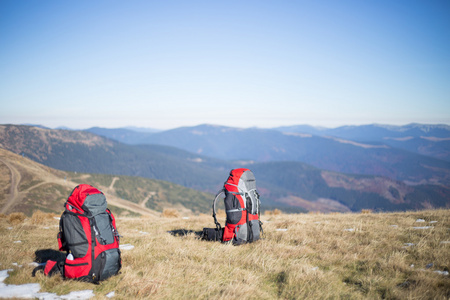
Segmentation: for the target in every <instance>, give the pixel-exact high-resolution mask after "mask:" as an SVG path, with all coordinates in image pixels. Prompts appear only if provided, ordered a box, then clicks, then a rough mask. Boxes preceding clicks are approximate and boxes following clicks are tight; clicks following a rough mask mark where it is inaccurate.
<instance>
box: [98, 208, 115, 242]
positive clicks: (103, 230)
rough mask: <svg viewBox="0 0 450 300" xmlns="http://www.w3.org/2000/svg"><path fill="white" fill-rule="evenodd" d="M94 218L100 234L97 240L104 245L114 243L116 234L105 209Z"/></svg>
mask: <svg viewBox="0 0 450 300" xmlns="http://www.w3.org/2000/svg"><path fill="white" fill-rule="evenodd" d="M94 219H95V224H96V225H97V229H98V230H99V232H98V234H99V235H100V238H98V237H97V240H99V242H100V243H101V244H103V245H107V244H112V243H114V235H113V231H112V227H111V222H110V219H109V215H108V214H107V213H106V212H104V211H103V213H102V214H98V215H96V216H95V217H94Z"/></svg>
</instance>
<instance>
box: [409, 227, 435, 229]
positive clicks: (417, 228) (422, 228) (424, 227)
mask: <svg viewBox="0 0 450 300" xmlns="http://www.w3.org/2000/svg"><path fill="white" fill-rule="evenodd" d="M430 228H433V226H422V227H413V229H430Z"/></svg>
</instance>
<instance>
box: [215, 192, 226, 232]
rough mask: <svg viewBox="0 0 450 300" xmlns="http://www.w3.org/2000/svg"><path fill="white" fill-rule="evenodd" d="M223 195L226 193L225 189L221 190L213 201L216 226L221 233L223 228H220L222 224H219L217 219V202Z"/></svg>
mask: <svg viewBox="0 0 450 300" xmlns="http://www.w3.org/2000/svg"><path fill="white" fill-rule="evenodd" d="M222 193H225V190H224V189H221V190H220V191H219V192H217V194H216V196H215V197H214V201H213V205H212V209H213V218H214V224H216V228H217V230H219V231H220V230H221V229H222V226H220V223H219V221H217V217H216V201H217V199H218V198H219V196H220V195H221V194H222Z"/></svg>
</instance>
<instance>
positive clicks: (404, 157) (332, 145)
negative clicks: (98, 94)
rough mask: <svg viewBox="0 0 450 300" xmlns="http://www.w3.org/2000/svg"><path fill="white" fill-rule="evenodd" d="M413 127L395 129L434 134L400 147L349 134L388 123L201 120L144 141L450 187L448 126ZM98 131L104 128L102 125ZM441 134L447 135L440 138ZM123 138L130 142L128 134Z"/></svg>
mask: <svg viewBox="0 0 450 300" xmlns="http://www.w3.org/2000/svg"><path fill="white" fill-rule="evenodd" d="M410 127H411V128H409V127H401V128H403V130H400V129H399V128H397V129H396V131H395V132H400V133H399V134H407V135H408V136H409V134H411V132H418V131H420V132H424V133H427V134H428V135H429V136H428V139H423V138H420V137H419V138H417V139H419V140H420V141H421V142H420V143H419V144H417V143H416V142H413V141H411V142H410V143H408V144H402V145H403V147H401V146H399V147H398V148H394V147H393V146H391V145H389V144H388V142H390V143H392V145H397V144H399V143H401V142H399V141H397V140H390V141H388V140H384V139H383V140H374V141H371V142H367V141H363V140H362V139H356V138H355V139H353V140H351V139H345V138H346V137H349V136H352V137H358V136H359V137H360V136H361V135H362V134H361V133H358V132H363V133H364V132H366V134H365V135H364V136H367V137H369V136H370V134H368V133H367V132H368V131H371V130H372V129H374V130H375V131H382V132H383V133H382V134H381V133H379V134H371V135H372V136H378V138H381V137H383V138H384V137H385V134H386V132H394V131H392V130H389V129H387V128H386V126H384V127H380V126H376V125H370V126H369V125H368V126H347V127H341V128H337V129H333V130H326V129H317V130H318V131H320V132H322V135H314V134H315V133H317V130H316V129H314V130H316V132H308V131H307V130H306V129H307V126H301V127H300V129H301V131H300V129H298V128H297V129H295V128H296V127H292V128H291V130H286V131H279V130H275V129H258V128H248V129H243V128H232V127H224V126H214V125H199V126H195V127H180V128H176V129H172V130H168V131H163V132H159V133H155V134H147V135H145V136H144V135H142V139H140V142H139V143H145V144H162V145H168V146H173V147H176V148H180V149H184V150H186V151H189V152H192V153H198V154H203V155H206V156H209V157H215V158H218V159H221V160H251V161H255V162H269V161H299V162H304V163H307V164H310V165H313V166H315V167H318V168H321V169H326V170H332V171H336V172H344V173H353V174H369V175H376V176H384V177H389V178H392V179H394V180H401V181H406V182H409V183H414V184H425V183H427V184H443V185H446V186H450V162H449V161H445V160H442V159H438V158H436V157H440V158H443V159H444V158H447V157H449V155H450V147H447V145H449V146H450V140H449V141H447V140H439V141H438V142H436V141H434V140H433V139H432V136H431V135H439V136H445V135H444V133H445V132H447V136H448V137H449V139H450V130H448V131H447V127H445V126H437V127H436V126H431V125H430V126H426V125H423V126H418V125H415V126H412V125H411V126H410ZM309 128H312V127H309ZM408 128H409V129H408ZM424 128H425V129H424ZM294 129H295V130H297V131H295V130H294ZM331 131H333V132H337V133H339V132H347V133H348V134H347V135H342V134H341V135H339V134H336V135H335V136H330V135H329V133H330V132H331ZM96 132H99V131H98V130H96ZM115 132H116V130H114V129H111V130H104V131H103V133H102V134H103V135H105V136H109V137H113V135H114V133H115ZM352 132H353V133H352ZM355 132H356V133H355ZM371 132H372V131H371ZM415 134H416V135H417V134H418V133H415ZM397 136H402V135H397ZM116 138H117V135H116ZM374 138H375V137H374ZM439 139H446V138H445V137H442V138H441V137H440V138H439ZM119 140H120V139H119ZM122 141H123V142H126V140H125V139H122ZM410 144H411V146H405V145H410ZM436 145H437V146H436ZM402 148H404V149H402ZM411 148H414V149H415V148H417V149H416V150H417V151H412V150H411ZM419 152H420V153H422V154H419ZM423 154H429V155H430V156H426V155H423ZM432 156H436V157H432Z"/></svg>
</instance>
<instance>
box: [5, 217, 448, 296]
mask: <svg viewBox="0 0 450 300" xmlns="http://www.w3.org/2000/svg"><path fill="white" fill-rule="evenodd" d="M39 219H40V220H42V223H39V224H37V223H33V221H32V219H27V220H24V221H23V222H22V223H19V224H17V225H15V226H13V228H12V229H11V227H10V226H11V225H9V224H8V222H6V221H2V220H3V219H2V220H0V243H1V245H2V246H1V247H0V263H1V268H2V269H7V268H12V269H14V271H13V272H10V277H8V279H7V280H6V283H7V284H24V283H31V282H37V283H40V285H41V292H43V291H46V292H52V293H57V294H60V295H61V294H67V293H69V292H70V291H75V290H84V289H92V290H94V293H95V295H96V298H97V299H106V298H105V295H106V294H108V293H109V292H111V291H115V295H116V296H115V298H116V299H133V298H138V299H142V298H152V299H237V298H241V297H242V299H256V298H262V299H341V298H343V299H367V298H369V299H382V298H387V299H448V298H449V297H450V276H448V275H447V276H446V275H442V274H439V273H437V272H435V271H449V268H450V266H449V263H450V259H449V257H450V256H449V253H450V243H449V242H448V241H450V235H449V233H450V232H449V228H450V211H449V210H428V211H421V212H406V213H386V214H379V213H371V214H296V215H286V214H277V215H264V216H263V217H262V221H263V222H264V239H263V240H261V241H258V242H255V243H253V244H248V245H243V246H238V247H236V246H232V245H229V244H221V243H218V242H206V241H201V240H199V239H198V236H197V235H196V232H198V231H201V230H202V229H203V227H214V223H213V220H212V217H211V216H196V217H194V216H191V217H190V218H189V219H182V218H165V217H155V218H148V217H146V218H117V226H118V230H119V232H120V234H121V235H122V236H123V238H122V240H121V243H122V244H131V245H133V246H134V248H133V249H131V250H123V251H122V260H123V268H122V270H121V273H120V274H119V275H118V276H114V277H112V278H110V279H108V280H107V281H105V282H103V283H101V284H100V285H92V284H89V283H83V282H76V281H70V280H61V278H59V277H51V278H48V277H45V276H43V275H42V274H38V275H37V276H36V277H31V271H32V268H33V267H31V266H29V265H28V264H29V263H30V262H32V261H33V259H34V252H35V251H36V250H39V249H49V248H51V249H55V250H56V249H57V241H56V237H55V236H56V233H57V230H58V220H55V219H52V218H44V217H43V218H39ZM417 219H423V220H424V222H421V223H418V222H416V220H417ZM432 221H437V222H432ZM222 222H223V221H222V220H221V223H222ZM430 222H431V223H430ZM414 227H419V228H423V227H426V228H424V229H415V228H414ZM180 229H183V232H185V233H186V234H184V235H173V234H171V233H170V231H175V230H180ZM18 240H20V241H21V242H20V243H17V241H18ZM15 242H16V243H15ZM411 244H414V245H411ZM13 263H17V264H18V265H22V267H17V266H14V265H13ZM430 264H432V265H430ZM427 266H428V267H427Z"/></svg>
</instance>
